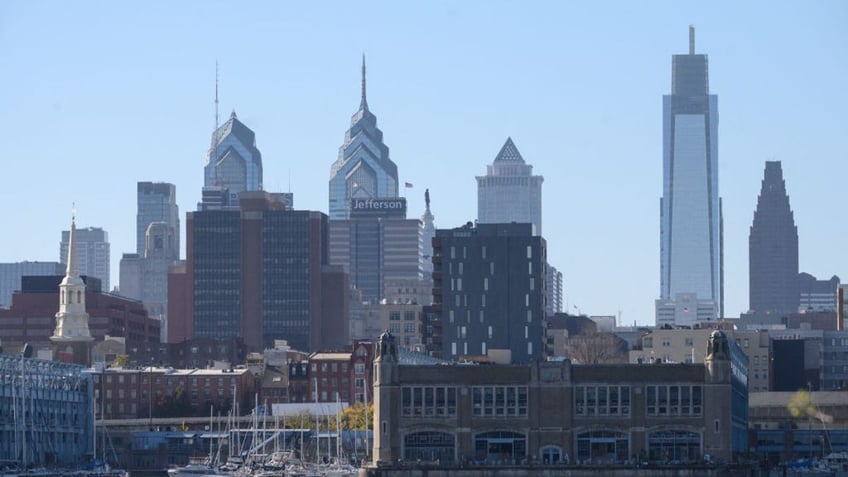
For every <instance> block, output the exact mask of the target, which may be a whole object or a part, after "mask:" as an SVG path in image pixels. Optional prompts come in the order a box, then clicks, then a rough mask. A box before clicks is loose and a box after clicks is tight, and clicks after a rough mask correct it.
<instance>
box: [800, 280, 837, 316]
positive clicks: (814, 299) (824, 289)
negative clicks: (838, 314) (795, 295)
mask: <svg viewBox="0 0 848 477" xmlns="http://www.w3.org/2000/svg"><path fill="white" fill-rule="evenodd" d="M839 283H840V281H839V277H838V276H836V275H834V276H832V277H830V279H829V280H819V279H817V278H816V277H814V276H813V275H810V274H809V273H804V272H801V273H799V274H798V289H799V291H800V293H799V298H800V304H799V306H798V311H800V312H802V313H804V312H808V311H836V289H837V288H838V287H839Z"/></svg>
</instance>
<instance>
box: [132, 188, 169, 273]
mask: <svg viewBox="0 0 848 477" xmlns="http://www.w3.org/2000/svg"><path fill="white" fill-rule="evenodd" d="M153 222H165V223H166V224H167V226H168V227H170V228H171V229H173V233H171V234H169V240H170V242H169V243H165V244H164V246H165V248H166V249H167V250H169V251H170V253H168V256H169V257H173V258H174V259H175V260H179V258H180V210H179V207H177V187H176V186H175V185H174V184H169V183H167V182H139V183H138V212H137V213H136V228H135V235H136V243H135V253H137V254H138V255H139V256H144V250H145V248H146V247H145V243H146V239H145V236H146V234H147V226H148V225H150V224H151V223H153Z"/></svg>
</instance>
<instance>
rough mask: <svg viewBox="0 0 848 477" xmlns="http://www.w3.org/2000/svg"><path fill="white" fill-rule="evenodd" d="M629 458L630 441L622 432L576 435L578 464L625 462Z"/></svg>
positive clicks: (597, 432) (603, 431) (601, 431)
mask: <svg viewBox="0 0 848 477" xmlns="http://www.w3.org/2000/svg"><path fill="white" fill-rule="evenodd" d="M629 458H630V439H629V436H628V435H627V434H626V433H624V432H618V431H606V430H598V431H591V432H584V433H581V434H578V435H577V460H578V461H579V462H592V463H612V462H626V461H627V460H628V459H629Z"/></svg>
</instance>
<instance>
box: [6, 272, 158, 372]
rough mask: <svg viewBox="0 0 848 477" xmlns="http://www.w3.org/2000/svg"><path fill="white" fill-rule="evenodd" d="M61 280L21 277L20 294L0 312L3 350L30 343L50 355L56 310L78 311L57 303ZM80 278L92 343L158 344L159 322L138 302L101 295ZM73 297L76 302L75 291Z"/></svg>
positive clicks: (96, 282)
mask: <svg viewBox="0 0 848 477" xmlns="http://www.w3.org/2000/svg"><path fill="white" fill-rule="evenodd" d="M64 278H65V277H62V276H57V275H52V276H32V277H24V278H23V281H22V285H23V286H22V290H21V292H19V293H15V294H14V295H13V296H12V306H11V307H10V308H9V309H8V310H0V340H2V342H3V347H4V348H5V349H6V350H16V349H20V348H21V347H22V346H23V344H24V343H30V344H31V345H32V346H33V347H34V348H35V349H36V350H37V351H39V352H42V351H45V350H47V351H48V355H49V354H51V353H50V351H49V350H52V349H53V348H54V343H53V342H52V341H51V340H50V337H51V336H53V334H54V333H55V331H56V327H57V325H58V324H59V323H58V322H57V318H58V317H57V316H56V315H57V313H56V310H59V309H60V308H62V307H63V306H65V307H66V308H74V313H79V312H80V311H82V309H80V308H77V306H76V303H73V304H66V305H62V303H61V302H60V300H61V298H60V285H61V283H62V281H63V280H64ZM80 278H81V279H82V281H83V283H84V284H85V290H84V292H83V295H81V298H82V301H83V302H84V304H85V308H84V310H85V313H87V314H88V329H89V331H90V334H91V337H92V338H94V340H95V342H100V341H102V340H103V339H104V338H105V337H106V336H107V335H108V336H112V337H122V338H126V343H127V346H128V347H131V346H136V345H139V344H144V343H159V320H155V319H153V318H150V317H149V316H148V315H147V310H145V308H144V305H142V304H141V302H139V301H136V300H130V299H127V298H124V297H122V296H118V295H113V294H109V293H101V291H100V282H99V280H97V279H96V278H93V277H91V278H89V277H86V276H81V277H80ZM74 295H75V296H74V297H73V298H74V301H76V292H74ZM71 305H73V306H71ZM67 311H71V310H69V309H68V310H67ZM69 323H70V321H68V323H67V324H69ZM79 334H80V335H81V334H82V332H80V333H79Z"/></svg>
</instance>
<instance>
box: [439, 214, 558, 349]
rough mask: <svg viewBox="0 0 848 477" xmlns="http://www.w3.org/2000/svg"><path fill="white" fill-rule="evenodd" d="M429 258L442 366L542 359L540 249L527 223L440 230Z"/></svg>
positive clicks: (544, 260)
mask: <svg viewBox="0 0 848 477" xmlns="http://www.w3.org/2000/svg"><path fill="white" fill-rule="evenodd" d="M433 253H434V256H433V257H434V258H433V302H434V303H433V306H434V307H436V308H437V309H438V310H439V312H440V315H441V333H442V339H443V342H442V357H443V358H444V359H447V360H457V359H460V357H462V356H487V355H492V356H497V358H496V359H497V360H498V361H504V360H505V361H507V362H512V363H527V362H531V361H535V360H538V359H541V358H542V356H543V355H544V340H543V337H544V322H545V278H546V271H545V264H546V263H547V257H546V244H545V240H544V239H543V238H542V237H540V236H538V235H533V234H532V226H531V225H530V224H526V223H523V224H519V223H514V224H478V225H477V226H476V227H475V226H474V225H472V224H471V223H469V224H467V225H465V226H464V227H459V228H455V229H439V230H437V231H436V238H435V239H434V240H433Z"/></svg>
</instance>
